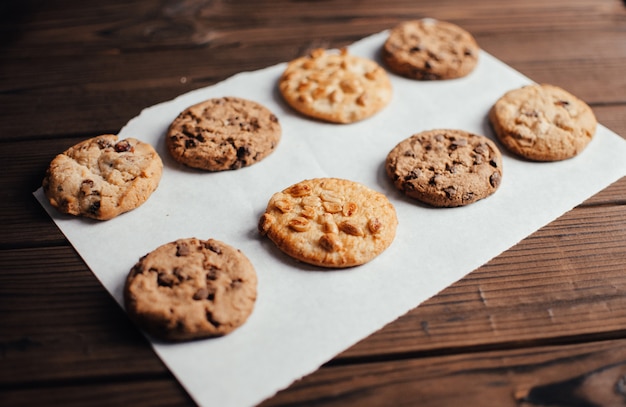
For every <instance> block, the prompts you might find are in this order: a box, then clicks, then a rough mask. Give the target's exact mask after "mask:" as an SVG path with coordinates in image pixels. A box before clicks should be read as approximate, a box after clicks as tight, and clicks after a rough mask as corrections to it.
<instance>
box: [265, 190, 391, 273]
mask: <svg viewBox="0 0 626 407" xmlns="http://www.w3.org/2000/svg"><path fill="white" fill-rule="evenodd" d="M397 224H398V219H397V217H396V211H395V208H394V207H393V205H392V204H391V202H389V200H388V199H387V197H386V196H385V195H383V194H381V193H379V192H376V191H374V190H372V189H370V188H368V187H366V186H364V185H362V184H359V183H357V182H353V181H349V180H344V179H338V178H316V179H310V180H305V181H302V182H299V183H297V184H294V185H292V186H290V187H288V188H286V189H285V190H283V191H282V192H277V193H275V194H274V195H273V196H272V197H271V199H270V200H269V203H268V204H267V208H266V210H265V213H264V214H263V215H262V216H261V218H260V220H259V226H258V228H259V231H260V233H261V234H262V235H266V236H267V237H268V238H270V240H272V241H273V242H274V243H275V244H276V246H277V247H278V248H279V249H280V250H282V251H283V252H285V253H286V254H288V255H289V256H291V257H293V258H295V259H297V260H300V261H302V262H305V263H309V264H313V265H316V266H321V267H337V268H341V267H352V266H358V265H361V264H364V263H367V262H368V261H370V260H372V259H373V258H375V257H376V256H378V255H379V254H381V253H382V252H383V251H384V250H385V249H386V248H387V247H388V246H389V245H390V244H391V242H392V241H393V239H394V237H395V234H396V227H397Z"/></svg>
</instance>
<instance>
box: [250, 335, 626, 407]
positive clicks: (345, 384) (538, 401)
mask: <svg viewBox="0 0 626 407" xmlns="http://www.w3.org/2000/svg"><path fill="white" fill-rule="evenodd" d="M625 373H626V341H625V340H623V339H621V340H615V341H600V342H589V343H582V344H575V345H567V346H538V347H531V348H519V349H514V350H505V351H490V352H473V353H466V354H460V355H451V356H443V357H442V356H432V357H428V356H426V357H424V358H420V359H407V360H397V361H390V362H381V363H366V364H363V365H346V366H332V367H327V368H323V369H320V370H318V371H317V372H315V373H313V374H311V375H309V376H307V377H305V378H304V379H302V380H300V381H298V382H297V383H295V384H294V385H292V386H291V387H290V388H289V390H288V391H285V392H281V393H278V395H277V396H276V397H274V398H272V399H270V400H267V401H266V402H264V403H262V404H261V406H263V407H269V406H286V405H298V406H313V405H324V406H342V407H343V406H361V405H368V406H409V405H420V406H483V405H489V406H501V407H507V406H510V407H530V406H546V407H547V406H588V407H591V406H622V405H624V399H623V397H624V375H625Z"/></svg>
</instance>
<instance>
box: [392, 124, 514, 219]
mask: <svg viewBox="0 0 626 407" xmlns="http://www.w3.org/2000/svg"><path fill="white" fill-rule="evenodd" d="M385 169H386V172H387V175H388V176H389V178H390V179H391V181H392V182H393V183H394V185H395V186H396V188H398V189H399V190H400V191H402V192H404V193H405V194H406V195H407V196H409V197H411V198H414V199H417V200H419V201H421V202H424V203H426V204H429V205H431V206H435V207H455V206H463V205H468V204H471V203H473V202H476V201H478V200H479V199H483V198H486V197H487V196H489V195H491V194H493V193H494V192H495V191H496V190H497V189H498V187H499V186H500V182H501V180H502V156H501V153H500V151H499V150H498V148H497V146H496V145H495V143H494V142H493V141H491V140H490V139H488V138H487V137H485V136H482V135H478V134H472V133H469V132H466V131H463V130H454V129H435V130H429V131H424V132H421V133H417V134H414V135H413V136H411V137H409V138H407V139H405V140H403V141H401V142H400V143H398V144H397V145H396V146H395V147H394V148H393V149H392V150H391V151H390V152H389V154H388V155H387V160H386V163H385Z"/></svg>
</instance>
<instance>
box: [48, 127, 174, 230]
mask: <svg viewBox="0 0 626 407" xmlns="http://www.w3.org/2000/svg"><path fill="white" fill-rule="evenodd" d="M162 171H163V163H162V162H161V158H160V157H159V155H158V154H157V152H156V151H155V150H154V148H152V146H151V145H150V144H147V143H144V142H141V141H139V140H136V139H134V138H127V139H125V140H119V139H118V137H117V136H116V135H112V134H105V135H101V136H98V137H94V138H91V139H88V140H85V141H82V142H80V143H78V144H76V145H74V146H72V147H70V148H69V149H67V150H66V151H64V152H63V153H62V154H59V155H57V156H56V157H55V158H54V159H53V160H52V161H51V163H50V165H49V167H48V169H47V171H46V175H45V177H44V179H43V182H42V186H43V191H44V193H45V194H46V197H47V198H48V200H49V201H50V204H51V205H52V206H53V207H55V208H56V209H58V210H59V211H60V212H62V213H66V214H70V215H76V216H85V217H88V218H93V219H98V220H108V219H111V218H114V217H116V216H117V215H119V214H121V213H124V212H127V211H130V210H132V209H135V208H137V207H138V206H140V205H141V204H143V203H144V202H145V201H146V200H147V199H148V198H149V197H150V195H151V194H152V192H154V190H155V189H156V188H157V186H158V185H159V181H160V180H161V174H162Z"/></svg>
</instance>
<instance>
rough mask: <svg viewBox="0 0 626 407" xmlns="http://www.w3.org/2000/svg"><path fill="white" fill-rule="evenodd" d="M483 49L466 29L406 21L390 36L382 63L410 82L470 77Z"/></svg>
mask: <svg viewBox="0 0 626 407" xmlns="http://www.w3.org/2000/svg"><path fill="white" fill-rule="evenodd" d="M479 52H480V48H479V47H478V44H477V43H476V40H475V39H474V37H473V36H472V35H471V34H470V33H469V32H467V31H466V30H464V29H463V28H461V27H459V26H457V25H455V24H452V23H449V22H446V21H439V20H434V19H429V18H424V19H421V20H411V21H405V22H403V23H400V24H398V25H397V26H395V27H394V28H393V29H392V30H391V32H390V33H389V37H388V38H387V40H386V41H385V44H384V45H383V50H382V57H383V61H384V62H385V64H386V65H387V67H388V68H389V70H391V71H392V72H394V73H397V74H398V75H402V76H405V77H407V78H411V79H420V80H441V79H454V78H460V77H463V76H466V75H468V74H469V73H470V72H471V71H473V70H474V68H475V67H476V64H477V62H478V56H479Z"/></svg>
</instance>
